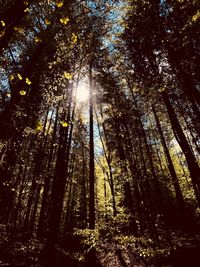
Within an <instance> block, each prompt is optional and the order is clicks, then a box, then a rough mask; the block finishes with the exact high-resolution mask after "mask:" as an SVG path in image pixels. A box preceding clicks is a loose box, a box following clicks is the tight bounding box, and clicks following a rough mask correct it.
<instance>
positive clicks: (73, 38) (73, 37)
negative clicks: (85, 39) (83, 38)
mask: <svg viewBox="0 0 200 267" xmlns="http://www.w3.org/2000/svg"><path fill="white" fill-rule="evenodd" d="M72 43H73V44H76V43H77V35H76V34H75V33H72Z"/></svg>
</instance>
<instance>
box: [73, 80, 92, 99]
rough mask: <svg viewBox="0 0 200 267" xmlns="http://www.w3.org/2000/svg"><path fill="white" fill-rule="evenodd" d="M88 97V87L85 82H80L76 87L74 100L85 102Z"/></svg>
mask: <svg viewBox="0 0 200 267" xmlns="http://www.w3.org/2000/svg"><path fill="white" fill-rule="evenodd" d="M88 99H89V88H88V85H87V84H86V83H84V82H83V83H80V84H79V85H78V87H77V92H76V101H77V102H86V101H87V100H88Z"/></svg>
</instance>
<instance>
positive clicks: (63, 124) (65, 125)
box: [60, 121, 69, 128]
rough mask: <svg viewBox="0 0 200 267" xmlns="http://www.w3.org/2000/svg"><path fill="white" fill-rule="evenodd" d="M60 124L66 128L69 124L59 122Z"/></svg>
mask: <svg viewBox="0 0 200 267" xmlns="http://www.w3.org/2000/svg"><path fill="white" fill-rule="evenodd" d="M60 124H61V125H62V127H64V128H65V127H67V126H68V125H69V124H68V123H67V122H66V121H61V122H60Z"/></svg>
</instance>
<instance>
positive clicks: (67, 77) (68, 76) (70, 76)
mask: <svg viewBox="0 0 200 267" xmlns="http://www.w3.org/2000/svg"><path fill="white" fill-rule="evenodd" d="M64 76H65V78H66V79H68V80H70V79H71V78H72V74H71V73H69V72H66V71H65V72H64Z"/></svg>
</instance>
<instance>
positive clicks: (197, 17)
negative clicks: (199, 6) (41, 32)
mask: <svg viewBox="0 0 200 267" xmlns="http://www.w3.org/2000/svg"><path fill="white" fill-rule="evenodd" d="M199 18H200V11H199V10H198V11H197V13H196V14H195V15H194V16H193V17H192V21H194V22H195V21H197V20H198V19H199Z"/></svg>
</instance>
